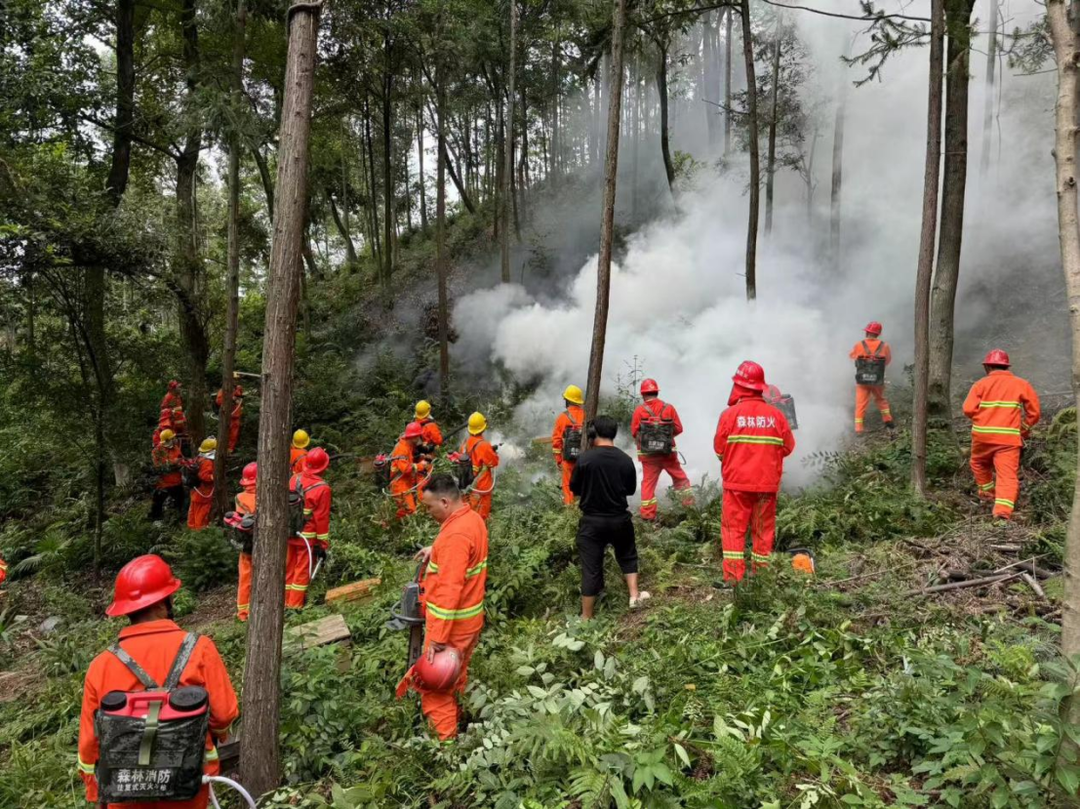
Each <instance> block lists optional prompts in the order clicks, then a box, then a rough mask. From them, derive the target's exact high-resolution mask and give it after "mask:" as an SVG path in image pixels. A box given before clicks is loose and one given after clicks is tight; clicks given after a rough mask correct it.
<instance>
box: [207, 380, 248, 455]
mask: <svg viewBox="0 0 1080 809" xmlns="http://www.w3.org/2000/svg"><path fill="white" fill-rule="evenodd" d="M214 401H215V402H216V403H217V408H218V418H224V416H223V415H222V413H221V406H222V405H223V404H224V403H225V391H224V390H218V392H217V396H215V397H214ZM243 413H244V389H243V388H242V387H240V386H239V385H237V386H236V387H235V388H233V393H232V416H230V417H229V454H230V455H231V454H232V453H233V450H235V449H236V442H237V441H239V440H240V417H241V416H242V415H243Z"/></svg>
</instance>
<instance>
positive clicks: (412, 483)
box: [390, 438, 418, 494]
mask: <svg viewBox="0 0 1080 809" xmlns="http://www.w3.org/2000/svg"><path fill="white" fill-rule="evenodd" d="M390 458H391V461H390V493H391V494H404V493H406V492H411V491H412V490H413V489H415V488H416V481H417V480H418V477H417V469H416V448H415V447H414V446H413V445H412V444H410V443H409V442H408V441H407V440H406V439H404V438H401V439H399V440H398V442H397V443H396V444H395V445H394V451H393V452H391V453H390Z"/></svg>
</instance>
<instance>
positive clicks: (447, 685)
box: [415, 646, 461, 691]
mask: <svg viewBox="0 0 1080 809" xmlns="http://www.w3.org/2000/svg"><path fill="white" fill-rule="evenodd" d="M415 672H416V680H417V682H418V683H419V684H420V685H421V686H423V687H424V688H426V689H428V690H429V691H450V690H451V689H452V688H453V687H454V686H455V685H456V684H457V681H458V678H459V677H461V652H459V651H458V650H457V649H455V648H454V647H453V646H447V647H445V648H444V649H441V650H440V651H438V652H435V654H434V655H432V659H431V662H428V654H427V652H425V653H424V654H422V655H420V659H419V660H417V661H416V669H415Z"/></svg>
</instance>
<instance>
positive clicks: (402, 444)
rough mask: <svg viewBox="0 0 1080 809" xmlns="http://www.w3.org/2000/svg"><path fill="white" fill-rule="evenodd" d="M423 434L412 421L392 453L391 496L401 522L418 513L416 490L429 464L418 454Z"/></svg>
mask: <svg viewBox="0 0 1080 809" xmlns="http://www.w3.org/2000/svg"><path fill="white" fill-rule="evenodd" d="M423 432H424V430H423V428H422V427H421V426H420V423H419V422H416V421H410V422H409V423H408V424H407V425H406V426H405V432H404V433H402V435H401V438H399V439H398V442H397V444H395V445H394V451H393V452H392V453H390V494H391V496H392V497H393V498H394V502H395V503H396V504H397V518H398V519H399V520H404V519H405V518H406V517H408V516H409V515H410V514H413V513H415V512H416V490H417V488H418V486H419V481H420V480H421V479H422V478H425V477H427V471H428V463H427V461H424V460H422V459H421V458H420V457H419V455H418V454H417V447H419V446H420V442H421V441H423Z"/></svg>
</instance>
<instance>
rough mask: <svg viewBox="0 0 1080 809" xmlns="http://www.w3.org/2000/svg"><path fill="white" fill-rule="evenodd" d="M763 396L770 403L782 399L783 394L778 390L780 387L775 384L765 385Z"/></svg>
mask: <svg viewBox="0 0 1080 809" xmlns="http://www.w3.org/2000/svg"><path fill="white" fill-rule="evenodd" d="M764 398H765V401H766V402H769V403H770V404H772V403H774V402H779V401H780V400H781V399H783V398H784V394H783V393H781V392H780V388H778V387H776V385H766V386H765V397H764Z"/></svg>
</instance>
